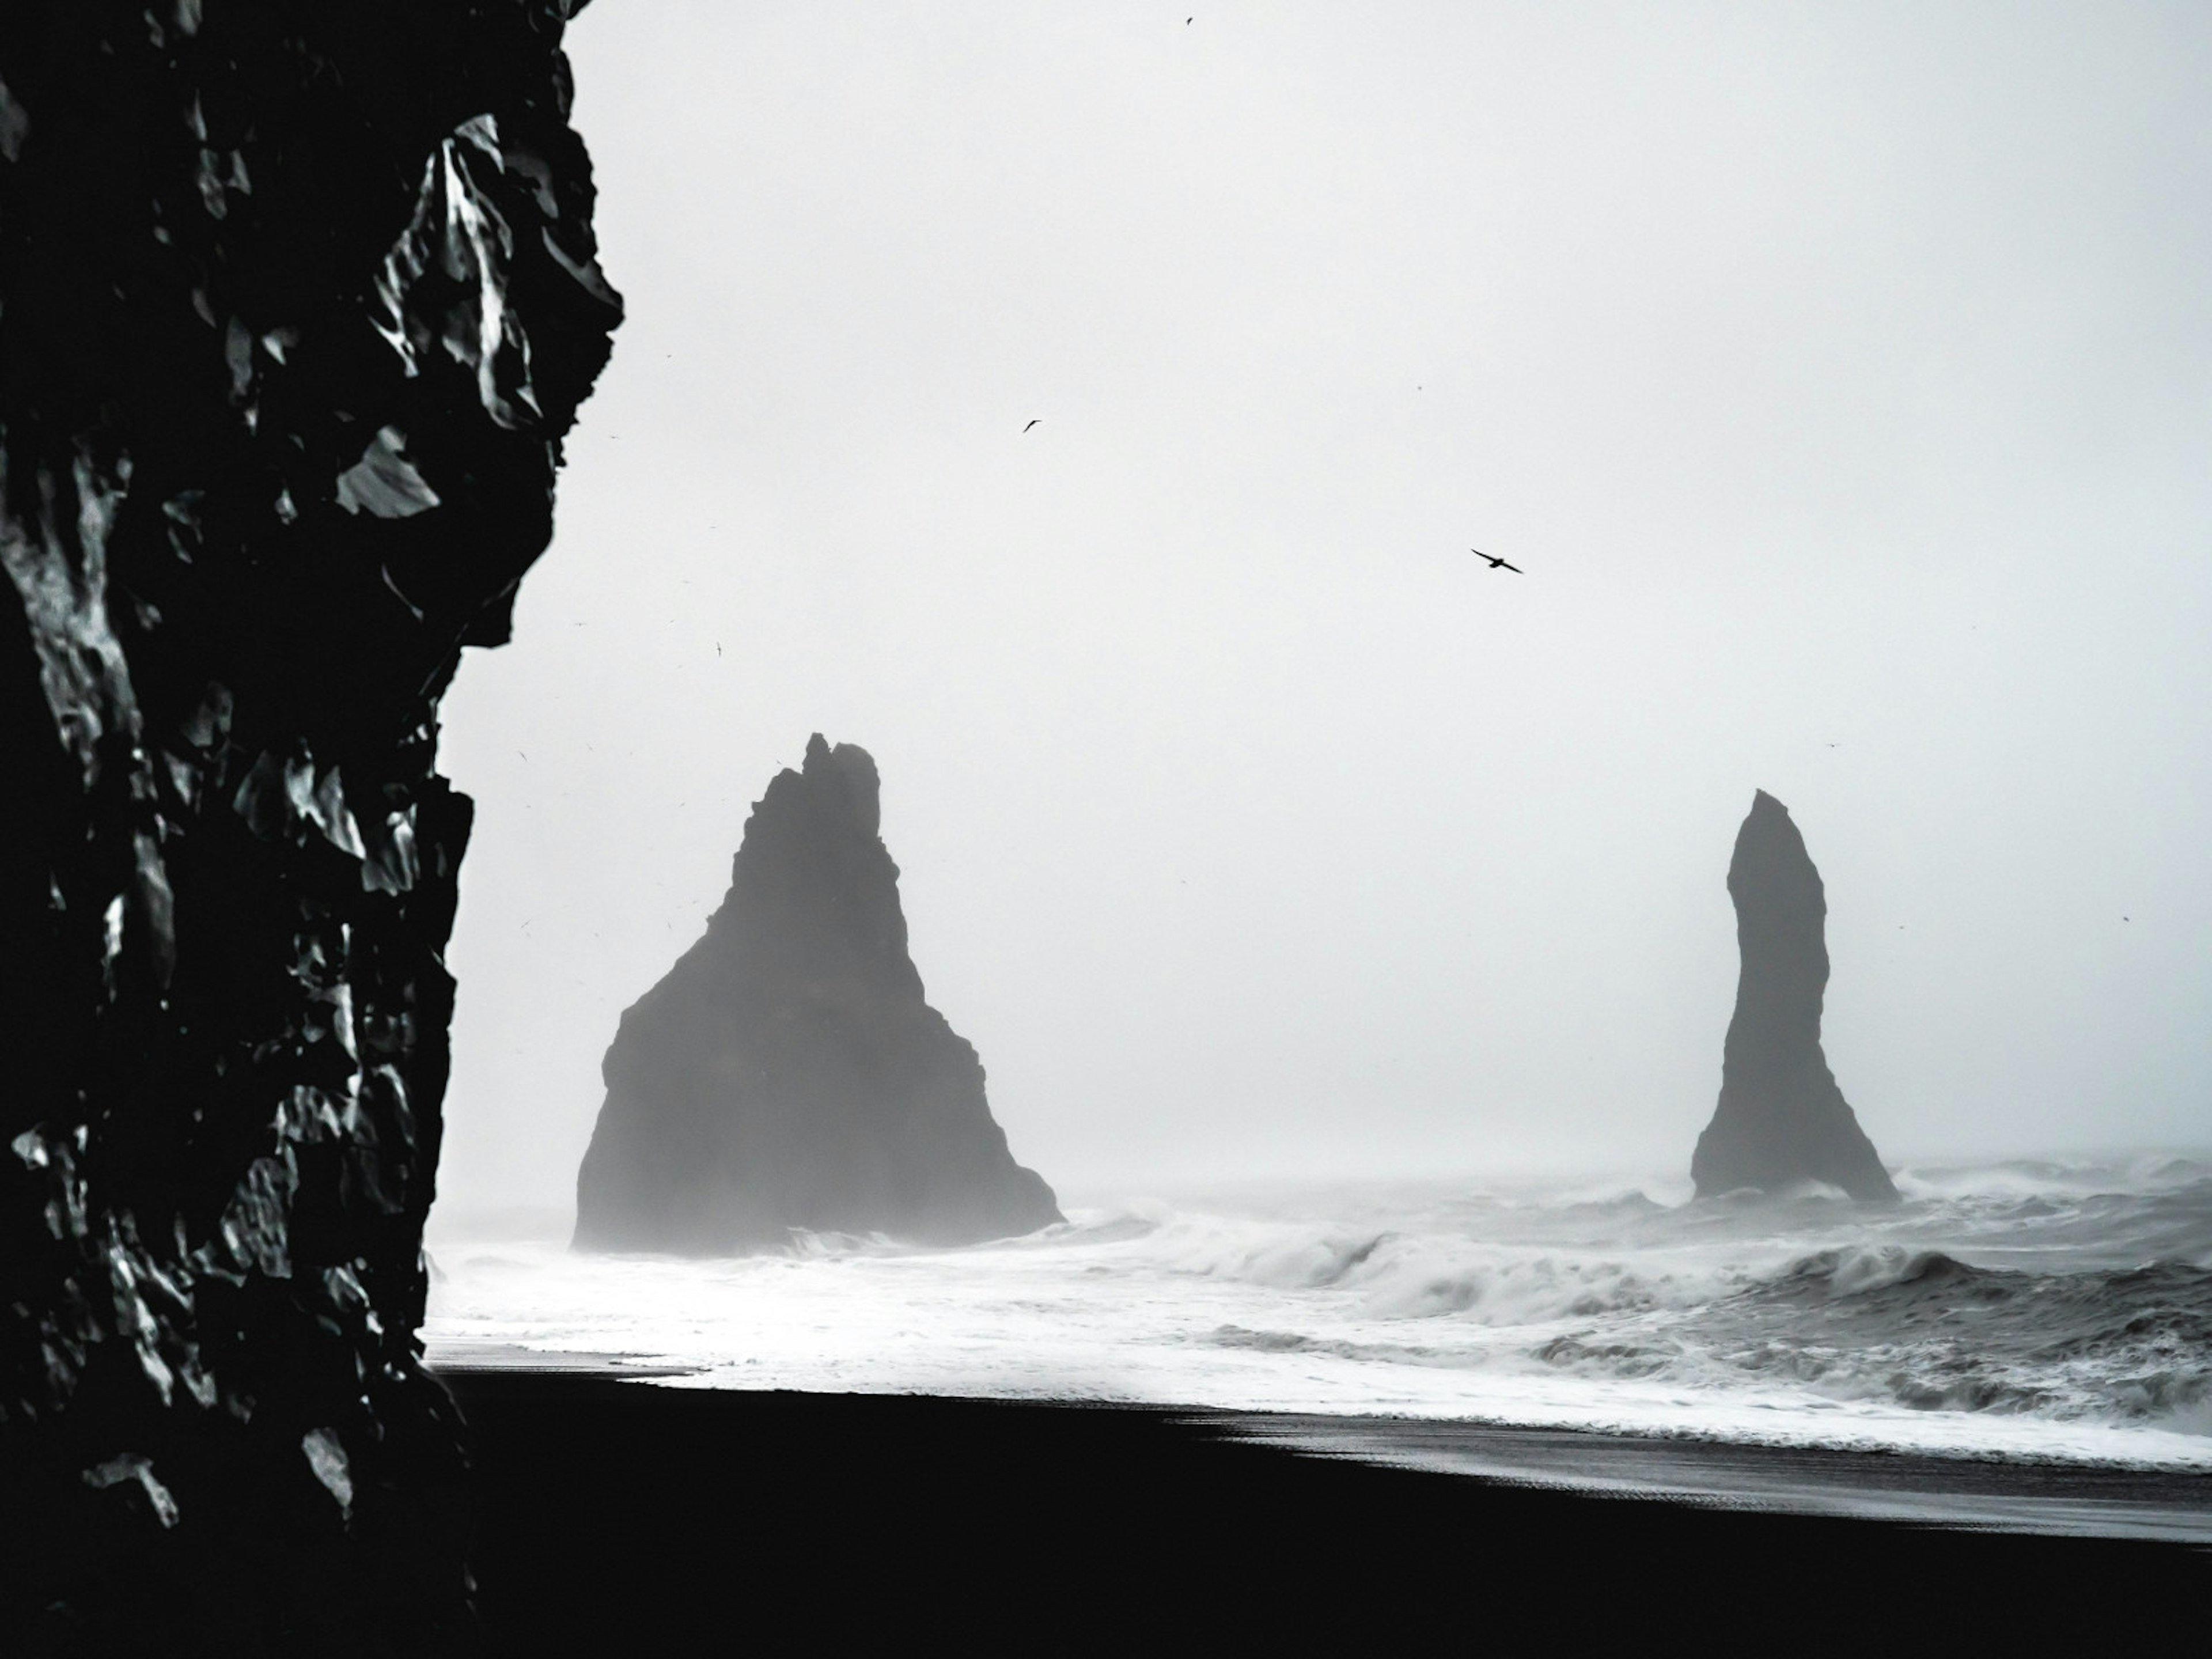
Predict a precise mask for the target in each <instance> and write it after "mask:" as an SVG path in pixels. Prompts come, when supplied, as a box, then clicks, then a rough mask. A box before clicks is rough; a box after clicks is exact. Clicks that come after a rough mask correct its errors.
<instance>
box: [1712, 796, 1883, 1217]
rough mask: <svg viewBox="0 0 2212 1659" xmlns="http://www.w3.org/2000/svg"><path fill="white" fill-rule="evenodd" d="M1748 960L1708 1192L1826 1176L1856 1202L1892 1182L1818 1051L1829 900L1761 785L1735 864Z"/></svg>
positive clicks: (1739, 987)
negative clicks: (1855, 1199)
mask: <svg viewBox="0 0 2212 1659" xmlns="http://www.w3.org/2000/svg"><path fill="white" fill-rule="evenodd" d="M1728 885H1729V897H1731V898H1733V899H1734V900H1735V936H1736V944H1737V946H1738V948H1739V949H1740V950H1741V952H1742V956H1743V967H1742V972H1741V976H1740V977H1739V978H1738V980H1737V981H1736V990H1735V1016H1734V1017H1733V1018H1730V1019H1729V1029H1728V1044H1727V1048H1725V1050H1724V1051H1723V1056H1722V1060H1721V1098H1720V1105H1719V1107H1718V1108H1717V1109H1716V1110H1715V1111H1714V1113H1713V1121H1711V1123H1710V1124H1708V1125H1706V1126H1705V1133H1703V1134H1701V1135H1699V1137H1698V1150H1697V1153H1696V1155H1695V1156H1694V1157H1693V1158H1692V1159H1691V1160H1690V1174H1691V1176H1692V1177H1693V1178H1694V1179H1695V1180H1696V1182H1697V1183H1698V1191H1699V1193H1700V1194H1713V1193H1723V1192H1728V1191H1730V1190H1732V1189H1734V1188H1739V1187H1759V1188H1776V1187H1782V1186H1786V1185H1788V1184H1789V1183H1790V1182H1796V1181H1825V1182H1828V1183H1830V1184H1831V1185H1832V1186H1837V1187H1841V1188H1843V1189H1844V1191H1845V1192H1847V1193H1849V1194H1850V1195H1851V1196H1852V1197H1853V1198H1858V1199H1891V1198H1895V1197H1896V1196H1897V1188H1896V1187H1895V1186H1894V1185H1893V1184H1892V1183H1891V1182H1890V1178H1889V1172H1888V1171H1887V1170H1884V1169H1883V1168H1882V1167H1881V1158H1878V1157H1877V1156H1876V1155H1875V1150H1874V1143H1873V1142H1872V1141H1870V1140H1869V1139H1867V1137H1866V1132H1865V1131H1864V1130H1863V1129H1862V1128H1860V1127H1859V1121H1858V1118H1857V1116H1856V1115H1854V1114H1853V1112H1852V1111H1851V1109H1850V1104H1849V1103H1847V1102H1846V1101H1845V1100H1844V1094H1843V1091H1842V1090H1840V1089H1838V1087H1837V1086H1836V1079H1835V1077H1834V1075H1833V1073H1831V1072H1830V1071H1829V1070H1828V1061H1827V1057H1826V1055H1825V1054H1822V1053H1821V1052H1820V1004H1821V1000H1822V998H1823V997H1824V996H1825V995H1826V992H1827V988H1828V946H1827V941H1826V928H1827V918H1828V901H1827V896H1826V892H1825V891H1824V890H1823V889H1822V888H1821V885H1820V872H1819V871H1818V870H1816V869H1814V867H1813V860H1812V859H1811V858H1810V856H1808V854H1807V853H1806V851H1805V838H1804V836H1802V835H1800V834H1798V832H1797V826H1796V824H1795V823H1792V822H1790V809H1789V808H1788V807H1786V806H1784V805H1783V804H1782V803H1781V802H1780V801H1778V800H1777V799H1774V797H1773V796H1771V795H1770V794H1768V793H1766V792H1765V790H1763V789H1762V790H1759V791H1757V792H1755V793H1753V797H1752V802H1751V815H1750V816H1749V817H1747V818H1745V819H1744V821H1743V828H1742V829H1740V830H1738V831H1737V832H1736V837H1735V857H1734V858H1733V859H1732V860H1729V877H1728Z"/></svg>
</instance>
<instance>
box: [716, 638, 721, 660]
mask: <svg viewBox="0 0 2212 1659" xmlns="http://www.w3.org/2000/svg"><path fill="white" fill-rule="evenodd" d="M714 654H715V655H716V656H718V657H719V656H720V655H721V654H722V642H721V641H720V640H716V641H714Z"/></svg>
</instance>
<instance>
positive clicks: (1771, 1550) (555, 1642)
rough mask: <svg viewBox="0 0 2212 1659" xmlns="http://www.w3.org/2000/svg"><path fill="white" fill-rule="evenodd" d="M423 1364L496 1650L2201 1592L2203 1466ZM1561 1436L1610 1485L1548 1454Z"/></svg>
mask: <svg viewBox="0 0 2212 1659" xmlns="http://www.w3.org/2000/svg"><path fill="white" fill-rule="evenodd" d="M446 1381H447V1384H448V1385H449V1386H450V1387H451V1388H452V1389H453V1392H454V1394H455V1395H456V1396H457V1397H458V1398H459V1401H460V1403H461V1405H462V1407H463V1409H464V1411H465V1413H466V1414H467V1417H468V1419H469V1422H470V1424H471V1429H472V1431H473V1432H472V1440H473V1444H474V1451H473V1456H474V1459H475V1464H476V1468H477V1490H478V1494H479V1498H478V1501H479V1504H480V1506H481V1507H480V1510H479V1515H478V1522H477V1524H478V1542H477V1552H476V1557H475V1559H476V1574H477V1584H478V1606H479V1607H480V1609H481V1611H482V1613H483V1620H484V1626H485V1636H486V1639H487V1641H488V1643H489V1644H490V1646H491V1649H492V1650H494V1651H498V1652H506V1653H513V1654H541V1653H549V1654H550V1653H560V1652H595V1651H621V1652H624V1653H634V1654H652V1653H660V1652H668V1653H684V1652H691V1651H704V1650H707V1649H708V1645H709V1644H712V1645H713V1646H714V1648H717V1649H720V1648H725V1647H744V1648H748V1649H750V1650H756V1651H759V1650H767V1651H791V1650H799V1649H800V1648H802V1647H804V1648H807V1649H812V1650H826V1651H854V1650H906V1649H909V1648H915V1649H919V1648H922V1647H924V1646H928V1647H945V1646H948V1645H957V1646H958V1647H961V1648H965V1649H968V1650H979V1649H980V1650H990V1651H999V1650H1013V1649H1017V1648H1019V1649H1022V1650H1030V1651H1052V1650H1078V1651H1098V1650H1109V1649H1119V1650H1136V1651H1144V1650H1174V1651H1181V1650H1188V1649H1191V1648H1195V1647H1199V1646H1201V1645H1203V1646H1208V1647H1220V1648H1225V1649H1231V1650H1239V1651H1241V1650H1249V1649H1251V1648H1253V1647H1255V1646H1258V1645H1260V1644H1263V1643H1265V1644H1281V1645H1287V1646H1290V1647H1292V1648H1296V1649H1298V1650H1315V1649H1320V1648H1323V1647H1337V1648H1343V1649H1346V1650H1352V1651H1387V1652H1395V1651H1410V1650H1415V1649H1416V1648H1419V1649H1421V1650H1427V1649H1431V1648H1449V1647H1456V1646H1460V1645H1462V1644H1473V1645H1480V1644H1484V1643H1486V1642H1490V1641H1498V1640H1504V1641H1508V1642H1510V1643H1511V1644H1513V1645H1514V1647H1515V1648H1516V1649H1520V1648H1528V1647H1534V1646H1536V1645H1538V1644H1541V1645H1542V1646H1543V1647H1545V1648H1547V1649H1553V1650H1564V1651H1570V1652H1577V1651H1585V1650H1590V1649H1591V1648H1592V1647H1594V1646H1595V1645H1598V1644H1603V1645H1607V1646H1611V1645H1613V1644H1615V1643H1626V1642H1631V1641H1633V1642H1635V1643H1638V1644H1643V1643H1646V1642H1650V1643H1662V1642H1663V1643H1666V1644H1677V1643H1680V1642H1684V1641H1696V1642H1699V1643H1703V1644H1708V1645H1711V1646H1712V1647H1715V1648H1717V1649H1719V1650H1723V1651H1735V1650H1747V1649H1751V1648H1754V1647H1756V1648H1766V1647H1770V1646H1772V1645H1773V1644H1776V1643H1777V1642H1781V1643H1784V1644H1787V1645H1788V1646H1790V1647H1791V1648H1806V1647H1810V1648H1814V1649H1820V1650H1826V1649H1831V1648H1840V1647H1844V1646H1846V1645H1850V1646H1857V1645H1861V1644H1864V1645H1867V1646H1874V1645H1876V1644H1879V1645H1881V1646H1883V1647H1894V1646H1897V1645H1899V1644H1904V1645H1905V1646H1907V1647H1911V1648H1921V1647H1928V1646H1933V1645H1935V1644H1938V1643H1943V1642H1949V1641H1957V1642H1959V1643H1960V1644H1961V1645H1962V1647H1966V1648H1970V1649H1971V1650H1974V1651H1979V1652H1988V1651H1993V1650H1997V1649H1998V1647H1999V1646H2000V1645H2002V1644H2005V1643H2008V1642H2012V1641H2017V1642H2019V1643H2021V1644H2023V1645H2024V1646H2026V1647H2027V1649H2028V1650H2050V1648H2051V1646H2052V1645H2053V1644H2055V1643H2057V1642H2060V1641H2067V1642H2072V1641H2081V1642H2085V1643H2095V1644H2099V1645H2100V1646H2102V1645H2104V1644H2109V1643H2111V1642H2112V1641H2113V1640H2114V1639H2116V1638H2120V1637H2122V1636H2124V1635H2128V1634H2132V1633H2143V1634H2148V1633H2150V1632H2159V1631H2161V1630H2171V1629H2181V1630H2189V1629H2201V1627H2202V1623H2201V1621H2202V1619H2203V1613H2204V1610H2205V1608H2206V1607H2208V1606H2212V1551H2208V1549H2207V1548H2206V1547H2204V1545H2203V1542H2202V1541H2201V1540H2202V1537H2203V1532H2204V1529H2205V1528H2204V1519H2205V1514H2206V1510H2207V1501H2206V1499H2207V1495H2208V1493H2212V1480H2208V1479H2206V1478H2203V1477H2196V1476H2180V1477H2176V1476H2163V1475H2147V1476H2144V1475H2130V1474H2124V1473H2118V1472H2112V1473H2109V1474H2098V1473H2094V1472H2092V1473H2090V1474H2080V1473H2078V1472H2077V1473H2067V1472H2061V1471H2043V1472H2041V1473H2038V1472H2036V1471H2033V1470H2024V1469H2022V1468H2019V1467H2017V1466H1994V1465H1966V1464H1955V1463H1949V1462H1948V1461H1947V1460H1928V1459H1904V1458H1891V1457H1881V1456H1855V1455H1839V1454H1813V1455H1809V1458H1808V1455H1805V1454H1789V1453H1773V1454H1769V1453H1765V1452H1762V1451H1759V1450H1751V1451H1742V1450H1734V1451H1729V1452H1727V1453H1726V1454H1724V1455H1708V1453H1707V1452H1699V1451H1698V1450H1697V1449H1694V1448H1692V1449H1686V1450H1685V1449H1682V1448H1681V1447H1680V1445H1679V1444H1677V1446H1676V1449H1675V1451H1674V1453H1672V1454H1669V1453H1668V1452H1667V1451H1666V1450H1665V1449H1664V1448H1663V1445H1662V1443H1649V1442H1646V1443H1637V1442H1620V1441H1613V1440H1611V1439H1608V1438H1605V1437H1575V1436H1559V1435H1537V1436H1534V1437H1532V1436H1529V1435H1528V1434H1525V1433H1522V1432H1520V1431H1486V1430H1481V1429H1474V1428H1470V1427H1468V1426H1466V1425H1452V1426H1451V1428H1450V1429H1449V1431H1444V1430H1441V1429H1438V1428H1437V1426H1436V1425H1425V1426H1413V1427H1409V1425H1403V1424H1399V1425H1385V1424H1377V1423H1375V1422H1372V1421H1369V1422H1367V1423H1366V1424H1365V1425H1364V1426H1362V1425H1361V1423H1360V1422H1359V1421H1358V1420H1354V1421H1352V1422H1351V1423H1342V1422H1340V1423H1334V1424H1333V1423H1331V1422H1329V1421H1328V1420H1327V1419H1268V1418H1237V1417H1232V1416H1224V1415H1194V1414H1192V1413H1179V1412H1174V1411H1168V1410H1152V1409H1141V1408H1127V1407H1095V1406H1085V1405H1034V1404H1023V1403H1007V1402H1000V1401H975V1400H957V1399H937V1398H922V1397H909V1396H874V1395H801V1394H781V1393H754V1394H745V1393H733V1392H718V1391H711V1390H706V1389H681V1388H656V1387H651V1386H647V1385H645V1384H642V1383H638V1382H634V1381H621V1380H617V1379H614V1378H611V1377H608V1376H604V1375H602V1376H589V1375H573V1374H572V1375H562V1374H548V1373H545V1372H521V1371H512V1370H507V1371H501V1370H455V1371H448V1372H447V1373H446ZM1655 1446H1660V1447H1661V1449H1660V1450H1658V1451H1657V1452H1656V1453H1654V1452H1653V1451H1652V1450H1651V1449H1652V1448H1653V1447H1655ZM1639 1448H1641V1449H1640V1450H1639ZM1708 1450H1709V1451H1710V1449H1708ZM1585 1453H1586V1455H1587V1458H1588V1460H1589V1464H1590V1469H1589V1474H1588V1478H1589V1480H1592V1481H1594V1482H1595V1483H1596V1484H1598V1485H1599V1486H1603V1487H1607V1488H1609V1490H1607V1491H1601V1492H1590V1491H1571V1490H1564V1489H1561V1488H1560V1487H1559V1486H1556V1485H1552V1484H1547V1482H1548V1481H1549V1480H1551V1479H1553V1476H1551V1475H1550V1474H1547V1471H1556V1470H1558V1469H1559V1468H1560V1467H1561V1460H1562V1459H1563V1458H1565V1459H1569V1460H1572V1459H1573V1458H1575V1457H1577V1455H1584V1454H1585ZM1670 1456H1671V1457H1672V1460H1673V1461H1672V1462H1668V1461H1667V1460H1668V1458H1669V1457H1670ZM1376 1457H1387V1458H1391V1459H1395V1460H1399V1461H1400V1463H1402V1462H1404V1461H1409V1460H1410V1461H1418V1462H1425V1463H1427V1464H1428V1465H1429V1467H1425V1468H1408V1467H1402V1466H1397V1465H1394V1464H1392V1463H1383V1462H1373V1461H1369V1460H1370V1459H1371V1458H1376ZM1655 1457H1656V1460H1657V1461H1656V1462H1655ZM1932 1465H1942V1467H1937V1468H1930V1467H1929V1466H1932ZM1452 1470H1463V1471H1466V1472H1462V1473H1455V1472H1450V1471H1452ZM1655 1470H1656V1473H1655ZM1931 1482H1933V1483H1934V1485H1935V1486H1936V1487H1938V1488H1943V1491H1939V1492H1937V1493H1936V1498H1935V1499H1934V1500H1932V1501H1933V1507H1932V1508H1929V1510H1927V1513H1928V1515H1929V1519H1925V1520H1922V1521H1918V1522H1913V1521H1904V1520H1898V1519H1885V1518H1877V1517H1878V1516H1879V1515H1880V1514H1882V1513H1892V1514H1893V1513H1897V1512H1899V1511H1898V1510H1897V1506H1896V1505H1895V1504H1890V1505H1888V1506H1887V1509H1885V1507H1884V1505H1883V1504H1881V1503H1876V1504H1874V1505H1873V1510H1872V1511H1871V1512H1850V1511H1851V1510H1852V1504H1853V1503H1854V1502H1855V1501H1856V1500H1852V1499H1850V1498H1848V1497H1846V1498H1842V1499H1838V1502H1837V1503H1836V1504H1831V1505H1829V1506H1828V1507H1829V1508H1830V1509H1831V1510H1834V1509H1837V1508H1841V1509H1843V1510H1845V1511H1846V1512H1843V1513H1837V1512H1829V1513H1808V1512H1803V1511H1804V1510H1806V1509H1807V1508H1808V1507H1810V1508H1813V1509H1819V1508H1820V1507H1821V1505H1820V1504H1818V1503H1813V1504H1807V1503H1804V1502H1801V1501H1799V1500H1798V1499H1797V1498H1792V1497H1791V1496H1790V1494H1791V1493H1793V1492H1795V1493H1802V1492H1805V1491H1807V1490H1808V1489H1809V1488H1812V1487H1820V1486H1825V1488H1826V1489H1827V1490H1830V1491H1832V1492H1845V1493H1848V1492H1881V1491H1882V1490H1885V1489H1887V1490H1888V1491H1890V1492H1893V1494H1901V1495H1902V1497H1903V1498H1904V1499H1905V1500H1906V1507H1907V1508H1909V1507H1910V1504H1911V1502H1916V1501H1920V1499H1919V1498H1915V1496H1914V1495H1915V1494H1916V1493H1917V1494H1920V1498H1925V1497H1926V1494H1927V1492H1929V1489H1930V1483H1931ZM1761 1483H1764V1486H1765V1492H1764V1494H1763V1495H1762V1493H1761V1492H1759V1491H1758V1490H1755V1489H1756V1488H1758V1487H1759V1486H1760V1485H1761ZM1946 1483H1948V1486H1946ZM1659 1490H1668V1491H1671V1492H1674V1493H1675V1494H1677V1495H1670V1496H1654V1495H1650V1494H1651V1493H1652V1492H1655V1491H1659ZM1946 1491H1948V1493H1949V1496H1948V1497H1946V1496H1945V1495H1944V1492H1946ZM1742 1504H1757V1505H1759V1506H1760V1507H1755V1508H1746V1507H1740V1505H1742ZM1975 1504H1981V1505H1982V1510H1981V1516H1982V1518H1981V1519H1980V1520H1979V1521H1977V1520H1976V1519H1975V1518H1974V1506H1975ZM2037 1504H2041V1505H2042V1507H2041V1509H2040V1510H2038V1509H2037V1508H2036V1505H2037ZM2052 1504H2057V1506H2058V1507H2057V1508H2055V1509H2054V1508H2052V1507H2051V1505H2052ZM2067 1504H2074V1505H2075V1506H2076V1509H2075V1511H2074V1513H2075V1514H2077V1515H2079V1516H2084V1517H2086V1518H2085V1519H2083V1521H2082V1524H2083V1525H2084V1526H2087V1527H2095V1528H2105V1529H2107V1530H2112V1529H2117V1530H2118V1531H2121V1532H2123V1533H2129V1532H2132V1533H2133V1534H2135V1535H2123V1536H2081V1535H2069V1534H2065V1533H2064V1532H2063V1531H2061V1532H2052V1531H2001V1530H1993V1529H1990V1520H1991V1517H1996V1516H2004V1515H2008V1514H2012V1515H2018V1516H2027V1518H2026V1519H2025V1520H2023V1521H2021V1522H2020V1524H2022V1525H2026V1526H2029V1527H2037V1526H2045V1525H2049V1526H2058V1527H2063V1526H2064V1525H2065V1524H2066V1522H2065V1520H2064V1516H2065V1515H2066V1514H2067V1513H2068V1511H2067V1510H2066V1508H2065V1505H2067ZM1947 1506H1948V1507H1947ZM2083 1506H2086V1507H2083ZM2038 1516H2039V1517H2040V1518H2037V1517H2038ZM2130 1516H2133V1517H2134V1519H2133V1520H2130V1518H2129V1517H2130ZM2146 1516H2148V1520H2146V1519H2144V1517H2146ZM2054 1517H2056V1518H2055V1519H2054ZM2100 1517H2101V1518H2100ZM2192 1535H2193V1536H2194V1537H2195V1538H2196V1539H2197V1540H2198V1541H2193V1542H2192V1541H2187V1540H2189V1539H2190V1538H2191V1536H2192Z"/></svg>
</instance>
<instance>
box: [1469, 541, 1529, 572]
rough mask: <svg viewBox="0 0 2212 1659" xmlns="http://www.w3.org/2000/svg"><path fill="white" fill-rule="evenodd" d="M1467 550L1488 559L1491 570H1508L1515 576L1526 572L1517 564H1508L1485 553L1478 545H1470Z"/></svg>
mask: <svg viewBox="0 0 2212 1659" xmlns="http://www.w3.org/2000/svg"><path fill="white" fill-rule="evenodd" d="M1468 552H1470V553H1472V554H1474V556H1475V557H1476V558H1478V559H1488V560H1489V561H1490V568H1492V570H1510V571H1511V572H1512V573H1513V574H1515V575H1516V576H1525V575H1527V574H1528V572H1527V571H1525V570H1523V569H1522V568H1521V567H1520V566H1519V565H1517V564H1508V563H1506V562H1505V561H1504V560H1503V559H1501V558H1498V557H1497V556H1494V555H1492V554H1489V553H1486V552H1484V551H1483V550H1481V549H1480V548H1479V547H1470V548H1468Z"/></svg>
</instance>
